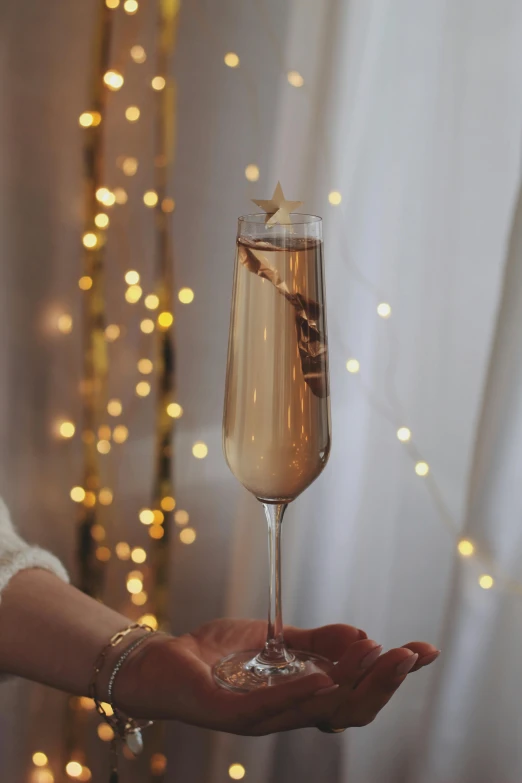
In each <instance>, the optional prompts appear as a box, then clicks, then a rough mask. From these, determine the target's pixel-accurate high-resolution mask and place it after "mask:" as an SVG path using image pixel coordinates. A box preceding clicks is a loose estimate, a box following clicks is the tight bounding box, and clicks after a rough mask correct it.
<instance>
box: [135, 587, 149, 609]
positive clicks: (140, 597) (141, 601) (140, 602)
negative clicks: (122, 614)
mask: <svg viewBox="0 0 522 783" xmlns="http://www.w3.org/2000/svg"><path fill="white" fill-rule="evenodd" d="M148 597H149V596H148V595H147V593H146V592H145V590H142V591H141V593H133V595H131V601H132V603H133V604H134V606H144V605H145V604H146V603H147V600H148Z"/></svg>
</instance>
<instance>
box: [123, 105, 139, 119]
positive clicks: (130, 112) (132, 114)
mask: <svg viewBox="0 0 522 783" xmlns="http://www.w3.org/2000/svg"><path fill="white" fill-rule="evenodd" d="M139 118H140V110H139V109H138V107H137V106H127V108H126V109H125V119H126V120H128V121H129V122H137V121H138V120H139Z"/></svg>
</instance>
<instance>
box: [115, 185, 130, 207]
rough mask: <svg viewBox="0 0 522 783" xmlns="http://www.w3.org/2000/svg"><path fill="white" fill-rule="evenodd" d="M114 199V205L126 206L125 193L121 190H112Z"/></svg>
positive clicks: (126, 198)
mask: <svg viewBox="0 0 522 783" xmlns="http://www.w3.org/2000/svg"><path fill="white" fill-rule="evenodd" d="M114 198H115V199H116V204H126V203H127V200H128V196H127V191H126V190H124V189H123V188H114Z"/></svg>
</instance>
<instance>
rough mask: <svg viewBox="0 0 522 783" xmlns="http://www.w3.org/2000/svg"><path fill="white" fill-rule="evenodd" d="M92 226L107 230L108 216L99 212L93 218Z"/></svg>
mask: <svg viewBox="0 0 522 783" xmlns="http://www.w3.org/2000/svg"><path fill="white" fill-rule="evenodd" d="M94 224H95V225H96V226H98V228H107V226H108V225H109V216H108V215H106V214H105V212H99V213H98V214H97V215H96V216H95V218H94Z"/></svg>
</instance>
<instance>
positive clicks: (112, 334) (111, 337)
mask: <svg viewBox="0 0 522 783" xmlns="http://www.w3.org/2000/svg"><path fill="white" fill-rule="evenodd" d="M119 336H120V327H119V326H117V325H116V324H109V326H107V328H106V329H105V339H106V340H108V341H109V342H110V343H113V342H114V341H115V340H117V339H118V337H119Z"/></svg>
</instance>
